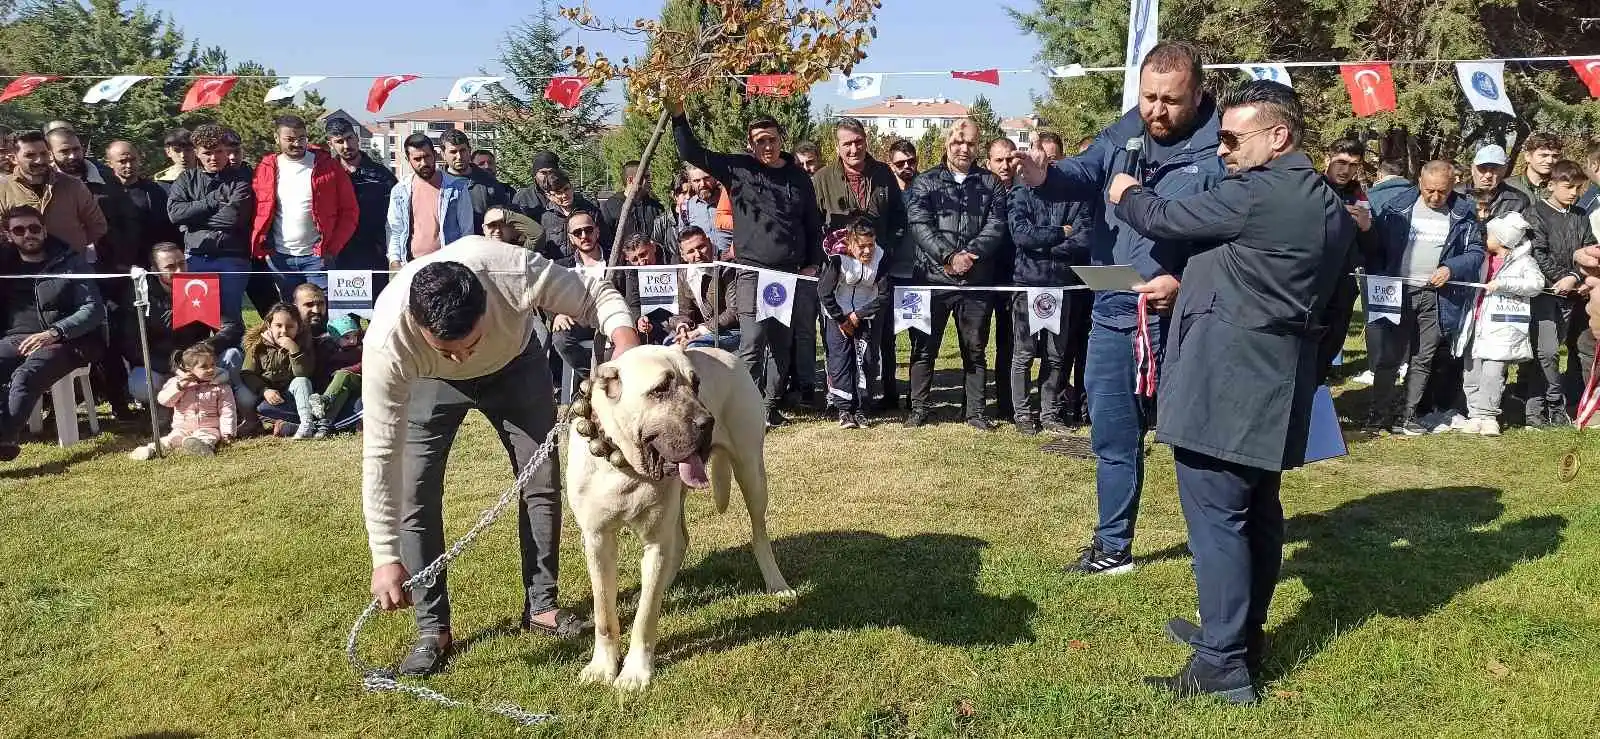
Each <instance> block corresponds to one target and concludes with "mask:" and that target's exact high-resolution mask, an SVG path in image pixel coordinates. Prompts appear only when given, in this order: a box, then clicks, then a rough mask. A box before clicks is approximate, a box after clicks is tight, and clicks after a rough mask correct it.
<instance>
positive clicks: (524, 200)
mask: <svg viewBox="0 0 1600 739" xmlns="http://www.w3.org/2000/svg"><path fill="white" fill-rule="evenodd" d="M559 169H561V157H558V156H556V155H555V153H554V152H549V151H541V152H539V153H538V154H534V155H533V184H531V185H529V186H527V187H524V188H522V189H521V190H518V191H517V194H516V195H513V196H512V197H511V207H513V208H516V209H517V211H518V212H520V213H521V214H523V215H525V216H527V217H529V218H532V219H533V220H535V221H538V220H539V219H540V217H541V216H542V215H543V214H544V209H545V206H547V205H548V204H549V203H547V202H546V201H545V198H544V188H545V183H547V182H548V181H549V180H550V175H551V173H553V172H555V171H557V170H559Z"/></svg>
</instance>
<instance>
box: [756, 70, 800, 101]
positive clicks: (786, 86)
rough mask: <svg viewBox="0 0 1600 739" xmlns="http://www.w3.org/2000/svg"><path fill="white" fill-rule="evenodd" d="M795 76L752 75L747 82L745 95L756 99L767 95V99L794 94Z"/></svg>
mask: <svg viewBox="0 0 1600 739" xmlns="http://www.w3.org/2000/svg"><path fill="white" fill-rule="evenodd" d="M794 87H795V85H794V75H792V74H752V75H750V79H749V80H748V81H746V82H745V87H744V91H745V95H747V96H750V97H754V96H756V95H766V96H767V97H775V98H782V97H788V96H790V95H793V94H794Z"/></svg>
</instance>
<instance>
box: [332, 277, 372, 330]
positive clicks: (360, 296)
mask: <svg viewBox="0 0 1600 739" xmlns="http://www.w3.org/2000/svg"><path fill="white" fill-rule="evenodd" d="M372 283H373V273H372V272H369V271H367V270H364V269H360V270H341V269H335V270H329V271H328V316H329V317H330V318H332V317H335V316H344V315H349V314H351V313H354V314H356V315H358V316H361V317H362V318H366V319H369V320H370V319H371V318H372V299H373V297H374V296H373V290H372Z"/></svg>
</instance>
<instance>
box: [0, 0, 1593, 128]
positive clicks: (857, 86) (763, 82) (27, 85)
mask: <svg viewBox="0 0 1600 739" xmlns="http://www.w3.org/2000/svg"><path fill="white" fill-rule="evenodd" d="M1151 5H1154V3H1151ZM1154 12H1155V11H1154V10H1152V15H1153V14H1154ZM1137 30H1138V29H1137V28H1130V29H1129V33H1130V42H1129V43H1130V44H1133V43H1144V42H1145V41H1147V40H1148V39H1144V38H1142V37H1139V36H1138V35H1137V34H1136V31H1137ZM1508 63H1511V64H1537V63H1546V64H1561V63H1565V64H1567V65H1569V66H1570V67H1571V68H1572V70H1573V71H1574V72H1575V73H1577V75H1578V78H1579V79H1580V80H1582V82H1583V84H1584V86H1585V87H1586V88H1587V89H1588V91H1589V94H1590V95H1592V96H1594V97H1596V98H1600V55H1590V56H1542V57H1508V58H1504V59H1413V60H1371V61H1354V62H1341V61H1308V62H1250V63H1228V64H1207V65H1205V68H1206V69H1212V70H1236V71H1239V72H1241V73H1243V74H1245V75H1247V76H1249V77H1251V78H1253V79H1266V80H1275V81H1278V82H1282V83H1284V84H1286V85H1290V86H1293V84H1294V82H1293V80H1292V77H1291V70H1293V69H1297V68H1298V69H1308V68H1319V67H1324V68H1325V67H1336V68H1338V70H1339V75H1340V77H1341V78H1342V79H1343V81H1344V85H1345V88H1346V90H1347V91H1348V92H1349V94H1350V103H1351V108H1352V109H1353V110H1354V111H1355V113H1356V115H1358V116H1370V115H1374V114H1376V113H1379V112H1382V111H1387V110H1394V109H1395V85H1394V75H1393V67H1394V66H1396V65H1424V64H1425V65H1444V64H1450V65H1453V66H1454V67H1455V71H1456V78H1457V80H1458V82H1459V84H1460V87H1461V91H1462V94H1463V95H1464V96H1465V97H1466V98H1467V102H1468V103H1469V104H1470V105H1471V106H1472V108H1473V109H1474V110H1478V111H1492V112H1498V113H1504V114H1507V115H1512V116H1514V115H1516V109H1515V107H1514V106H1513V105H1512V103H1511V100H1510V99H1509V98H1508V97H1507V96H1506V94H1505V93H1506V85H1505V68H1506V64H1508ZM1137 69H1138V67H1137V65H1124V66H1115V67H1085V66H1082V65H1080V64H1068V65H1065V66H1053V67H1048V68H1043V69H1037V68H1036V69H999V68H989V69H970V70H945V71H932V70H927V71H900V72H862V73H855V74H850V75H844V74H837V75H835V78H836V79H837V80H838V94H839V95H840V96H841V97H845V98H848V99H851V100H868V99H872V98H877V97H882V96H883V95H884V94H885V89H884V88H885V81H886V80H887V79H888V78H891V77H929V76H943V77H948V78H950V79H955V80H962V81H966V82H973V83H977V84H983V85H994V86H998V85H1000V84H1001V81H1002V79H1003V78H1006V77H1012V76H1019V75H1035V76H1037V75H1043V76H1044V77H1047V78H1053V79H1061V78H1074V77H1085V76H1088V75H1090V74H1099V73H1118V74H1124V75H1126V74H1129V73H1137ZM157 78H160V79H174V80H192V82H191V84H190V86H189V88H188V91H187V93H186V94H185V95H184V99H183V104H182V108H181V109H182V110H183V111H185V112H187V111H190V110H196V109H199V108H207V107H212V106H216V105H219V104H221V102H222V100H223V98H225V97H226V96H227V95H228V94H229V93H230V92H232V90H233V88H234V86H235V85H237V84H238V83H239V82H240V81H241V80H247V79H263V80H265V79H270V80H273V81H274V82H275V85H274V87H273V88H272V89H271V90H269V91H268V92H267V94H266V97H265V101H266V102H269V103H270V102H277V101H281V100H289V99H292V98H294V97H295V96H296V95H299V94H300V93H302V92H304V91H305V90H307V89H310V88H312V87H315V86H316V85H318V84H320V83H322V82H324V81H327V80H329V79H368V78H370V79H372V87H371V89H370V90H369V91H368V93H367V110H368V111H369V112H371V113H378V112H380V111H381V110H382V109H383V106H384V105H385V104H386V103H387V102H388V100H389V96H390V94H392V93H393V92H394V91H395V89H396V88H398V87H400V86H401V85H404V84H407V83H410V82H414V81H417V80H423V79H452V80H454V82H453V83H452V84H451V86H450V89H449V92H448V93H447V94H446V96H445V101H446V102H449V103H465V102H467V101H468V100H471V99H473V98H474V97H476V96H477V95H478V94H479V93H481V92H482V91H483V90H484V89H485V88H487V87H489V86H490V85H497V84H501V83H503V82H504V81H505V77H490V76H469V77H456V76H450V75H425V74H389V75H375V76H370V77H369V76H368V75H297V76H280V75H118V76H113V77H108V78H107V77H99V76H95V75H67V74H25V75H22V76H20V77H15V78H13V79H11V80H10V82H9V83H8V84H6V85H5V87H4V89H3V90H0V103H3V102H6V101H9V100H15V99H17V98H21V97H24V96H27V95H30V94H32V93H33V92H35V91H37V90H38V89H39V88H40V87H42V86H44V85H47V84H52V83H59V82H66V81H71V80H96V82H95V84H93V85H91V86H90V87H89V89H88V90H87V92H86V93H85V94H84V96H83V102H84V103H86V104H90V105H95V104H103V103H115V102H118V101H120V100H121V99H122V97H123V95H125V94H126V93H127V92H128V90H129V89H130V88H132V87H133V86H134V85H137V84H139V83H141V82H144V81H145V80H150V79H157ZM539 79H547V80H548V83H547V84H546V86H545V89H544V97H545V98H546V99H548V100H550V101H551V102H554V103H556V104H557V105H560V106H562V107H565V108H569V109H570V108H575V107H577V106H578V105H579V104H580V102H581V100H582V95H583V93H584V91H585V90H587V89H588V87H589V81H588V80H587V79H585V78H583V77H578V76H572V75H555V76H552V77H549V78H539ZM730 79H737V80H742V81H743V82H744V84H745V94H746V95H747V96H750V97H757V96H770V97H786V96H789V95H793V94H796V93H799V92H803V90H801V89H800V85H799V84H798V80H797V78H796V77H795V76H794V75H792V74H752V75H730Z"/></svg>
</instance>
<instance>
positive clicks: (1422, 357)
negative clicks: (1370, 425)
mask: <svg viewBox="0 0 1600 739" xmlns="http://www.w3.org/2000/svg"><path fill="white" fill-rule="evenodd" d="M1367 331H1368V332H1370V333H1373V334H1375V337H1374V339H1375V340H1376V342H1377V345H1376V347H1375V348H1377V349H1378V350H1379V351H1378V354H1377V356H1376V357H1375V358H1374V360H1373V370H1372V377H1373V382H1372V390H1373V398H1374V400H1373V408H1375V409H1378V410H1379V411H1380V412H1382V413H1388V412H1390V411H1391V410H1392V409H1393V408H1394V400H1395V382H1396V381H1397V380H1398V379H1399V377H1398V376H1399V369H1400V365H1401V364H1402V363H1405V364H1406V377H1405V391H1404V392H1405V395H1404V396H1403V400H1402V401H1401V403H1402V406H1401V408H1400V412H1401V416H1402V418H1413V417H1415V416H1417V415H1418V410H1419V408H1420V407H1421V406H1422V401H1423V400H1424V398H1425V396H1426V393H1427V390H1428V378H1429V377H1430V376H1432V375H1433V362H1434V356H1435V355H1437V353H1438V352H1441V351H1443V352H1447V353H1448V352H1449V351H1450V348H1449V347H1447V346H1444V341H1445V338H1444V333H1443V332H1442V331H1441V330H1440V326H1439V294H1438V293H1437V292H1434V290H1433V289H1432V288H1426V287H1415V286H1410V285H1407V286H1406V288H1405V294H1404V298H1403V302H1402V303H1401V306H1400V324H1399V325H1398V326H1397V325H1395V324H1392V323H1389V322H1388V321H1375V322H1372V323H1369V324H1367ZM1369 344H1370V342H1369ZM1459 384H1460V383H1459V382H1457V385H1459Z"/></svg>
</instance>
